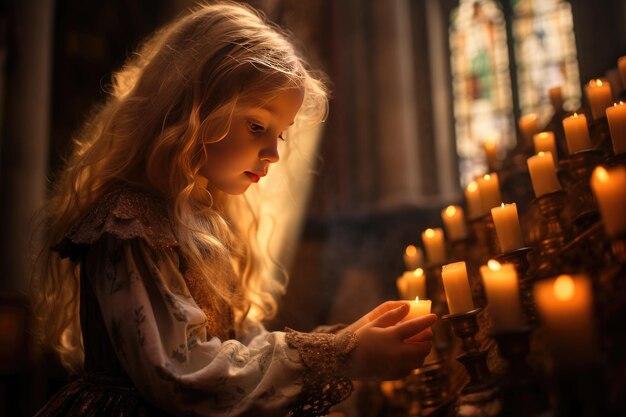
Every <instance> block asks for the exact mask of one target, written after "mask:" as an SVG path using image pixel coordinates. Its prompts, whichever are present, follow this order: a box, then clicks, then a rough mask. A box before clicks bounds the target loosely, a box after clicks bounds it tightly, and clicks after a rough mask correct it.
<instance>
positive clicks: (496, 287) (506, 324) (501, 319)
mask: <svg viewBox="0 0 626 417" xmlns="http://www.w3.org/2000/svg"><path fill="white" fill-rule="evenodd" d="M480 275H482V277H483V284H484V287H485V293H486V295H487V301H488V302H489V305H488V309H489V317H490V319H491V323H492V324H493V329H494V330H496V331H512V330H519V329H520V328H522V327H524V325H525V320H524V316H523V314H522V306H521V303H520V295H519V280H518V277H517V271H516V270H515V267H514V266H513V264H500V263H499V262H498V261H495V260H493V259H491V260H490V261H489V262H487V265H483V266H481V267H480Z"/></svg>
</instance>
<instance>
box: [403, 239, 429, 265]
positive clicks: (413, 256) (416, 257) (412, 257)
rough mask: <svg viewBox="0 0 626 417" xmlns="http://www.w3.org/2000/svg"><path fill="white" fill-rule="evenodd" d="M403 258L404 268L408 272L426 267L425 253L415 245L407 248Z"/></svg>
mask: <svg viewBox="0 0 626 417" xmlns="http://www.w3.org/2000/svg"><path fill="white" fill-rule="evenodd" d="M402 258H403V259H404V266H405V267H406V269H407V270H408V271H412V270H414V269H416V268H421V267H422V266H424V253H423V252H422V250H421V249H420V248H418V247H416V246H414V245H409V246H407V247H406V249H405V250H404V255H402Z"/></svg>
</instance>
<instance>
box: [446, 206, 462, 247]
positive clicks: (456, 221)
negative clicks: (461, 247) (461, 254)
mask: <svg viewBox="0 0 626 417" xmlns="http://www.w3.org/2000/svg"><path fill="white" fill-rule="evenodd" d="M441 219H442V220H443V224H444V226H445V227H446V232H447V233H448V240H459V239H464V238H466V237H467V226H466V225H465V218H464V216H463V209H462V208H461V207H459V206H448V207H446V208H445V209H443V210H442V211H441Z"/></svg>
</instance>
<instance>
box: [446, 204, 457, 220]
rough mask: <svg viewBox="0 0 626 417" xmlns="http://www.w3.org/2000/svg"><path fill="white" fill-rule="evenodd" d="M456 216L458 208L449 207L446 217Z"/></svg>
mask: <svg viewBox="0 0 626 417" xmlns="http://www.w3.org/2000/svg"><path fill="white" fill-rule="evenodd" d="M455 214H456V207H454V206H448V207H447V208H446V216H448V217H454V215H455Z"/></svg>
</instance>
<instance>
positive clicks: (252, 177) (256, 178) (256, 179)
mask: <svg viewBox="0 0 626 417" xmlns="http://www.w3.org/2000/svg"><path fill="white" fill-rule="evenodd" d="M246 175H247V176H248V178H250V181H252V182H259V180H260V179H261V177H259V176H258V175H257V174H254V173H252V172H248V171H246Z"/></svg>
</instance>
